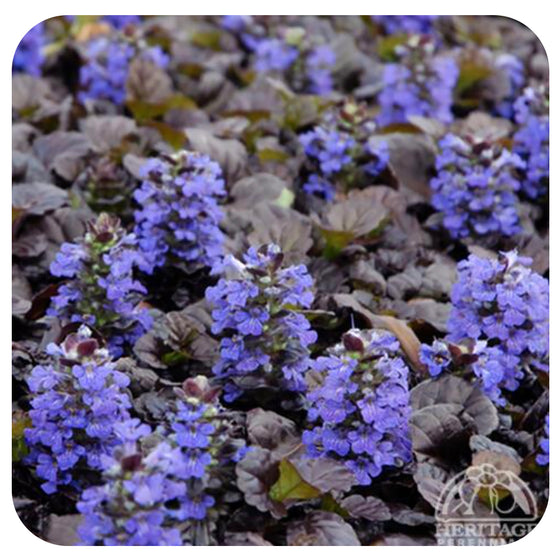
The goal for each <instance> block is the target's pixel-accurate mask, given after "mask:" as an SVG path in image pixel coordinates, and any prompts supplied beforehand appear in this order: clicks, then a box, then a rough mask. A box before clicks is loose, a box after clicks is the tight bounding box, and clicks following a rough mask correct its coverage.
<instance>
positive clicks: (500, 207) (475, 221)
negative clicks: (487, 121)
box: [430, 134, 525, 246]
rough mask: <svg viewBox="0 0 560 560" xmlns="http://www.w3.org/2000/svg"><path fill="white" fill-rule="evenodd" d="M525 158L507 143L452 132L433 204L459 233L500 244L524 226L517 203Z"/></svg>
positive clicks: (443, 144) (434, 183) (444, 143)
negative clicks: (513, 151) (514, 151)
mask: <svg viewBox="0 0 560 560" xmlns="http://www.w3.org/2000/svg"><path fill="white" fill-rule="evenodd" d="M524 167H525V164H524V162H523V161H522V159H521V158H520V157H519V155H517V154H515V153H512V152H510V151H509V150H507V149H506V148H504V147H503V146H502V145H501V144H499V143H497V142H495V141H490V140H485V139H483V138H475V137H472V136H465V137H459V136H456V135H454V134H447V135H446V136H444V137H443V138H442V139H441V140H440V142H439V154H438V155H437V157H436V175H435V177H434V178H433V179H432V180H431V182H430V187H431V189H432V205H433V206H434V208H436V210H438V211H439V212H441V213H442V223H443V226H444V227H445V229H446V230H447V231H448V232H449V235H450V236H451V237H452V238H453V239H458V240H464V241H470V242H473V241H476V242H477V243H479V244H482V245H484V246H495V245H497V244H499V242H500V240H501V238H502V237H504V236H505V237H510V236H513V235H515V234H517V233H520V232H521V225H520V221H519V213H518V209H517V205H518V203H519V199H518V196H517V191H519V189H520V186H521V182H520V173H521V172H522V170H523V169H524Z"/></svg>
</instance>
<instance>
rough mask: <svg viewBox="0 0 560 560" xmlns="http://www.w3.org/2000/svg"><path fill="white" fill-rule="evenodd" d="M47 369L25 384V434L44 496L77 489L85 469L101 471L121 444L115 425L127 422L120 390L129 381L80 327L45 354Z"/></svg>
mask: <svg viewBox="0 0 560 560" xmlns="http://www.w3.org/2000/svg"><path fill="white" fill-rule="evenodd" d="M47 352H48V354H49V355H50V356H51V357H52V363H50V364H49V365H44V366H43V365H38V366H36V367H35V368H33V371H32V372H31V376H30V377H29V380H28V385H29V389H30V391H31V393H32V395H33V398H32V399H31V407H32V410H31V411H30V412H29V417H30V419H31V422H32V427H31V428H27V429H26V430H25V438H26V442H27V444H28V445H29V448H30V453H29V455H28V456H27V458H26V460H27V461H28V462H29V463H30V464H31V465H33V466H35V468H36V472H37V475H38V476H39V477H40V478H41V479H43V480H44V481H45V482H44V483H43V484H42V485H41V488H42V489H43V490H44V491H45V492H46V493H48V494H52V493H53V492H56V491H57V489H58V488H59V487H60V486H67V487H71V488H74V489H75V490H78V489H80V486H81V482H82V481H81V480H80V477H81V475H80V473H83V472H84V469H88V468H89V469H94V470H98V469H100V468H101V460H102V457H103V455H106V454H110V453H111V452H112V450H113V449H114V447H115V446H116V445H118V444H120V439H119V437H118V434H117V433H116V432H115V429H114V428H115V425H117V424H118V423H119V422H121V421H123V420H127V419H128V418H129V413H128V409H129V408H130V406H131V403H130V400H129V397H128V395H127V393H126V392H125V388H126V387H127V385H128V383H129V379H128V377H127V376H126V375H124V374H123V373H120V372H118V371H116V370H115V369H114V367H113V364H112V363H111V361H110V357H109V353H108V352H107V351H106V350H105V349H103V348H100V347H99V343H98V342H97V340H95V339H93V338H91V331H90V330H89V328H87V327H85V326H82V327H81V328H80V329H79V331H78V332H77V333H75V334H71V335H69V336H68V337H67V338H66V339H65V340H64V342H63V343H62V344H61V345H60V346H59V345H56V344H54V343H51V344H50V345H49V346H48V348H47Z"/></svg>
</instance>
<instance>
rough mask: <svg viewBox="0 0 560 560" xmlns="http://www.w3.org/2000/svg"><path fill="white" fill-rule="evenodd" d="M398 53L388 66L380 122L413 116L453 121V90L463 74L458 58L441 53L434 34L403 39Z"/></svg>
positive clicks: (390, 122)
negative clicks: (457, 61) (460, 71)
mask: <svg viewBox="0 0 560 560" xmlns="http://www.w3.org/2000/svg"><path fill="white" fill-rule="evenodd" d="M394 56H395V59H396V61H395V62H392V63H389V64H386V65H385V68H384V73H383V89H382V90H381V92H380V94H379V96H378V102H379V107H380V111H379V116H378V123H379V124H380V125H381V126H386V125H389V124H392V123H402V122H406V121H407V119H408V117H411V116H422V117H431V118H434V119H438V120H439V121H441V122H443V123H450V122H451V121H452V120H453V115H452V113H451V107H452V104H453V90H454V88H455V84H456V83H457V79H458V78H459V68H458V66H457V63H456V62H455V60H453V58H451V57H449V56H443V55H439V54H438V53H437V46H436V41H435V39H434V38H433V37H431V36H430V35H417V34H415V35H409V36H407V38H406V39H405V40H404V41H403V42H401V43H399V44H398V45H397V46H396V47H395V49H394Z"/></svg>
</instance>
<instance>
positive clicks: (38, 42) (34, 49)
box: [12, 22, 45, 76]
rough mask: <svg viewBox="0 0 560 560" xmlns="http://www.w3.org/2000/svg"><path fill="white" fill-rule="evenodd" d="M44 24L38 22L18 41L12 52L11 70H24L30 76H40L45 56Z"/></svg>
mask: <svg viewBox="0 0 560 560" xmlns="http://www.w3.org/2000/svg"><path fill="white" fill-rule="evenodd" d="M44 46H45V24H44V23H43V22H40V23H38V24H37V25H35V26H34V27H32V28H31V29H30V30H29V31H28V32H27V33H26V34H25V36H24V37H23V39H22V40H21V41H20V43H19V45H18V46H17V49H16V52H15V54H14V60H13V63H12V72H25V73H26V74H31V76H40V75H41V69H42V66H43V62H44V59H45V56H44V54H43V47H44Z"/></svg>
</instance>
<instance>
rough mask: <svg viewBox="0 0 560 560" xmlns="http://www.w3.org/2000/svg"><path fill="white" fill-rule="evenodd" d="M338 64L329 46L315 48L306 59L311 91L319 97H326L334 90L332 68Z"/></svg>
mask: <svg viewBox="0 0 560 560" xmlns="http://www.w3.org/2000/svg"><path fill="white" fill-rule="evenodd" d="M335 63H336V54H335V52H334V51H333V50H332V48H331V47H329V46H328V45H321V46H319V47H315V48H314V49H312V50H311V51H310V53H309V54H308V55H307V58H306V67H307V75H308V78H309V82H310V87H309V90H310V91H311V93H316V94H317V95H326V94H328V93H330V92H331V91H332V89H333V79H332V75H331V72H332V68H333V66H334V65H335Z"/></svg>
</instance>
